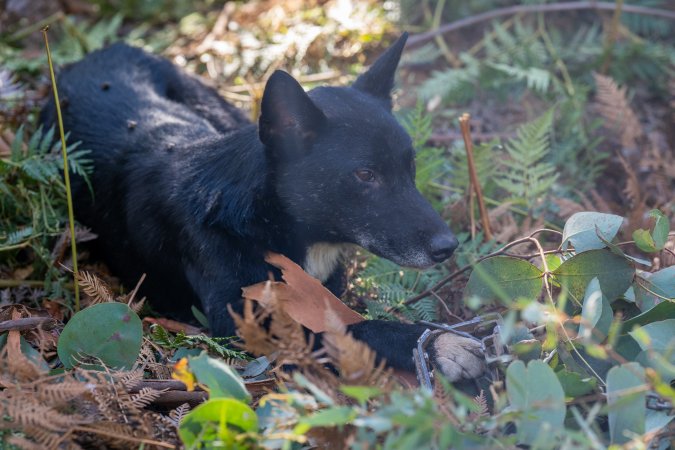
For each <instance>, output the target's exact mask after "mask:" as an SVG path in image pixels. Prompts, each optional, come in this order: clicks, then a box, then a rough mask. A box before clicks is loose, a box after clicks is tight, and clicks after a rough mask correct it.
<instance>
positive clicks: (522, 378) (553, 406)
mask: <svg viewBox="0 0 675 450" xmlns="http://www.w3.org/2000/svg"><path fill="white" fill-rule="evenodd" d="M506 393H507V395H508V398H509V401H510V403H511V406H512V407H513V408H515V409H517V410H518V411H520V412H521V415H520V416H518V418H517V420H516V427H517V429H518V440H519V442H521V443H523V444H528V445H532V444H533V443H535V442H537V444H540V443H541V442H542V439H545V440H547V441H548V442H549V443H550V444H551V447H550V448H553V446H554V445H555V444H554V441H553V440H552V439H550V437H551V435H552V434H554V433H555V432H556V431H557V430H560V429H562V428H563V424H564V420H565V412H566V409H565V393H564V391H563V388H562V386H561V385H560V382H559V381H558V378H557V377H556V374H555V373H554V372H553V370H552V369H551V368H550V367H549V366H548V365H547V364H546V363H544V362H543V361H530V363H529V364H528V365H527V368H526V367H525V364H524V363H523V362H522V361H514V362H512V363H511V364H510V365H509V367H508V369H507V370H506ZM538 448H541V447H538Z"/></svg>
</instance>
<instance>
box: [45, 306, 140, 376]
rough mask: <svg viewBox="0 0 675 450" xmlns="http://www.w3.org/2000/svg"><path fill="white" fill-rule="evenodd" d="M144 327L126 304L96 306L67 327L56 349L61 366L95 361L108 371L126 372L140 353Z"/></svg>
mask: <svg viewBox="0 0 675 450" xmlns="http://www.w3.org/2000/svg"><path fill="white" fill-rule="evenodd" d="M142 339H143V327H142V325H141V319H139V318H138V315H137V314H136V313H135V312H134V311H133V310H132V309H131V308H129V306H128V305H127V304H125V303H117V302H115V303H99V304H98V305H93V306H90V307H89V308H86V309H83V310H82V311H80V312H78V313H76V314H75V315H74V316H73V317H72V318H71V319H70V321H69V322H68V324H66V326H65V328H64V329H63V332H62V333H61V336H60V337H59V342H58V346H57V351H58V354H59V358H60V359H61V362H63V365H64V366H65V367H66V368H68V369H71V368H72V367H73V366H75V365H76V364H78V361H83V360H84V361H86V360H87V359H89V358H90V357H94V358H98V359H100V360H101V362H102V363H103V364H105V365H106V366H108V367H114V368H120V369H122V368H124V369H128V368H130V367H131V366H132V364H133V363H134V362H135V361H136V358H137V357H138V353H139V352H140V350H141V343H142Z"/></svg>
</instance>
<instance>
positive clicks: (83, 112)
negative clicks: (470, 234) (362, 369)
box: [42, 36, 457, 369]
mask: <svg viewBox="0 0 675 450" xmlns="http://www.w3.org/2000/svg"><path fill="white" fill-rule="evenodd" d="M405 39H406V36H403V37H402V38H401V39H399V40H398V41H397V42H396V43H395V44H394V45H393V46H392V47H390V48H389V50H387V52H385V53H384V54H383V55H382V56H381V57H380V58H379V59H378V61H377V62H376V63H375V64H374V65H373V66H372V67H371V69H370V70H369V71H367V72H366V73H365V74H363V75H362V76H361V77H359V78H358V80H357V81H356V82H355V83H354V85H353V86H352V87H346V88H337V87H320V88H317V89H314V90H312V91H311V92H309V94H306V93H305V92H304V91H303V90H302V88H301V87H300V85H299V84H298V83H297V82H296V81H295V80H294V79H293V78H292V77H291V76H290V75H288V74H286V73H285V72H281V71H277V72H275V73H274V74H273V75H272V76H271V77H270V79H269V80H268V82H267V85H266V88H265V92H264V95H263V99H262V105H261V116H260V120H259V126H256V125H254V124H251V123H250V122H248V121H247V120H246V119H245V118H244V116H243V115H242V114H241V113H240V112H239V111H238V110H237V109H236V108H234V107H233V106H231V105H229V104H228V103H227V102H225V101H224V100H222V99H221V98H220V97H219V96H218V95H217V93H216V92H215V91H214V90H213V89H211V88H209V87H206V86H204V85H203V84H202V83H201V82H199V81H198V80H197V79H195V78H193V77H191V76H189V75H187V74H185V73H184V72H183V71H181V70H180V69H179V68H177V67H176V66H174V65H172V64H171V63H169V62H168V61H166V60H164V59H161V58H158V57H156V56H152V55H149V54H147V53H145V52H143V51H142V50H140V49H137V48H133V47H129V46H127V45H124V44H116V45H113V46H111V47H109V48H107V49H104V50H101V51H98V52H95V53H92V54H91V55H89V56H87V57H86V58H85V59H84V60H82V61H81V62H79V63H76V64H74V65H72V66H69V67H66V68H65V69H63V71H62V72H61V73H60V75H59V77H58V88H59V92H60V93H61V98H63V99H64V101H63V105H64V108H63V118H64V124H65V129H66V130H67V131H69V132H70V140H71V141H72V142H76V141H82V148H87V149H91V150H92V155H91V156H92V158H93V160H94V166H95V172H94V174H93V176H92V183H93V187H94V192H95V197H94V198H93V199H92V197H91V195H90V194H89V192H88V190H87V188H86V186H85V185H84V183H83V182H82V180H77V179H76V180H74V195H75V199H76V214H77V217H78V219H79V220H80V221H81V222H82V223H84V224H85V225H87V226H90V227H91V228H92V229H93V230H94V231H95V232H96V233H98V234H99V236H100V238H99V240H98V242H99V245H100V247H101V250H102V251H103V255H104V257H105V260H106V261H107V262H108V264H109V265H110V267H111V268H112V270H113V272H114V273H115V274H118V275H120V276H121V277H122V279H123V280H125V282H126V283H129V284H130V285H133V284H134V283H135V282H136V281H137V280H138V278H139V276H140V275H141V274H142V273H147V280H146V282H145V285H144V288H143V290H144V294H145V295H147V296H148V298H149V300H150V301H151V303H152V304H153V305H154V306H155V307H156V308H157V309H159V310H162V311H164V312H167V313H172V314H174V315H179V317H180V315H181V314H182V315H183V317H185V313H186V312H188V313H189V306H190V305H191V304H195V305H198V306H199V307H201V308H203V310H204V312H205V313H206V315H207V317H208V319H209V323H210V325H211V329H212V332H213V333H214V334H216V335H232V334H234V333H235V328H234V324H233V321H232V319H231V318H230V316H229V314H228V313H227V308H226V305H227V304H228V303H229V304H231V305H233V307H234V309H235V310H241V304H242V301H241V298H240V290H241V288H242V287H243V286H247V285H250V284H253V283H256V282H259V281H262V280H265V279H267V278H268V273H269V272H270V271H271V267H270V266H268V265H267V264H266V263H265V262H264V260H263V258H264V255H265V253H266V252H268V251H273V252H278V253H282V254H284V255H286V256H288V257H289V258H291V259H292V260H294V261H296V262H298V263H299V264H301V265H303V266H305V267H306V268H307V267H308V266H312V267H313V268H314V269H316V270H317V271H318V272H321V271H320V270H318V269H317V267H318V268H319V269H321V268H323V269H326V270H328V269H330V270H328V273H324V274H323V275H324V276H323V277H322V278H323V279H322V281H323V282H324V283H325V284H326V285H327V286H329V288H331V289H332V290H333V291H334V292H336V293H338V294H339V293H340V292H341V290H342V288H343V286H344V284H343V279H344V276H343V269H342V266H341V265H337V266H335V267H332V266H331V264H327V265H324V266H325V267H324V266H321V265H313V263H310V262H308V260H307V258H308V257H307V254H308V249H310V248H311V247H312V246H313V245H315V244H319V243H320V244H325V248H328V249H329V248H332V247H331V246H338V245H342V244H346V243H353V244H358V245H361V246H362V247H365V248H367V249H368V250H370V251H372V252H373V253H375V254H378V255H381V256H383V257H386V258H389V259H391V260H392V261H394V262H396V263H399V264H402V265H407V266H414V267H427V266H430V265H432V264H434V263H436V262H440V261H443V260H445V259H446V258H447V257H449V256H450V254H451V253H452V251H453V250H454V248H455V247H456V246H457V240H456V239H455V238H454V236H453V235H452V234H451V232H450V230H449V229H448V227H447V225H446V224H445V223H444V222H443V221H442V220H441V218H440V217H439V216H438V215H437V214H436V213H435V212H434V211H433V209H432V208H431V206H430V205H429V204H428V202H427V201H426V200H424V198H423V197H422V196H421V194H420V193H419V192H418V191H417V189H416V188H415V184H414V176H415V168H414V152H413V149H412V144H411V140H410V137H409V136H408V135H407V134H406V133H405V131H404V130H403V129H402V128H401V127H400V126H399V124H398V123H397V122H396V120H395V119H394V117H393V116H392V114H391V98H390V92H391V89H392V87H393V83H394V72H395V69H396V66H397V64H398V61H399V58H400V55H401V51H402V49H403V47H404V45H405ZM42 121H43V122H44V123H45V124H47V125H52V124H53V123H54V121H55V108H54V105H53V103H50V104H48V105H47V106H46V107H45V108H44V110H43V115H42ZM315 248H316V247H315ZM322 248H324V247H322ZM327 261H328V263H330V262H331V261H332V259H331V258H327ZM315 266H316V267H315ZM423 329H424V327H421V326H418V325H406V324H400V323H391V322H383V321H367V322H363V323H360V324H357V325H354V326H351V327H350V330H351V331H352V332H353V333H354V335H355V336H356V337H357V338H358V339H362V340H364V341H365V342H367V343H369V344H370V345H371V346H372V347H373V348H374V349H375V350H376V351H377V352H378V355H380V356H381V357H385V358H386V359H387V361H388V362H389V364H390V365H392V366H394V367H399V368H407V369H410V368H411V367H412V366H411V350H412V348H413V346H414V345H415V341H416V339H417V338H418V337H419V335H420V333H421V332H422V331H423Z"/></svg>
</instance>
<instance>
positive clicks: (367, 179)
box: [354, 169, 375, 183]
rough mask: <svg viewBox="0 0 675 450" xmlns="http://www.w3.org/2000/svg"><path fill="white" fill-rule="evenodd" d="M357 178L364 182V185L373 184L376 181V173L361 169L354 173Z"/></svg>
mask: <svg viewBox="0 0 675 450" xmlns="http://www.w3.org/2000/svg"><path fill="white" fill-rule="evenodd" d="M354 174H355V175H356V178H358V179H359V180H361V181H363V182H364V183H372V182H374V181H375V173H374V172H373V171H372V170H368V169H359V170H357V171H356V172H354Z"/></svg>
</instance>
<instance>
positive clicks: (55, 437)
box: [25, 427, 63, 449]
mask: <svg viewBox="0 0 675 450" xmlns="http://www.w3.org/2000/svg"><path fill="white" fill-rule="evenodd" d="M25 432H26V435H28V436H30V437H31V438H32V439H34V440H35V441H36V442H37V443H38V444H40V445H41V446H42V448H43V449H44V448H58V445H59V443H60V442H61V441H62V440H63V436H61V434H59V433H54V432H52V431H49V430H45V429H44V428H35V427H26V429H25Z"/></svg>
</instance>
